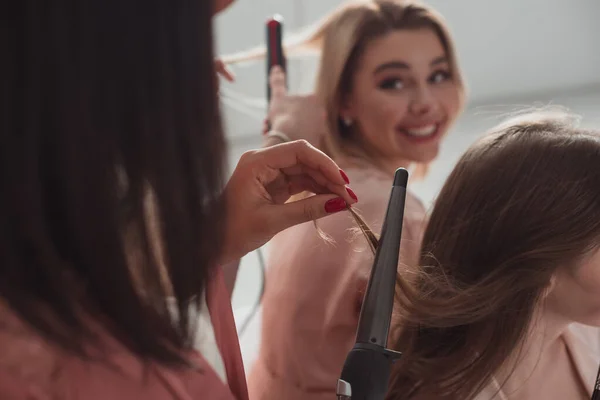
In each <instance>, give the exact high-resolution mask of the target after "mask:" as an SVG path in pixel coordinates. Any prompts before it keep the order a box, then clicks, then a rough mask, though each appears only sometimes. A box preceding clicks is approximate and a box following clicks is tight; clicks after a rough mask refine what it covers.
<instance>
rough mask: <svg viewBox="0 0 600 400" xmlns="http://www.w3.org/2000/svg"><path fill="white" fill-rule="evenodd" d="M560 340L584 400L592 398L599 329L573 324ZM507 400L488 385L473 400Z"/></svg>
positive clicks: (599, 353)
mask: <svg viewBox="0 0 600 400" xmlns="http://www.w3.org/2000/svg"><path fill="white" fill-rule="evenodd" d="M561 339H562V340H564V342H565V344H566V346H567V350H568V352H569V356H570V359H571V364H572V366H573V367H574V368H575V372H576V375H577V376H579V378H580V379H581V383H582V384H583V385H584V387H585V390H586V392H587V394H588V396H587V397H586V398H585V399H584V400H586V399H589V398H591V397H592V391H593V389H594V384H595V382H596V374H597V372H598V364H599V362H600V329H599V328H596V327H591V326H585V325H581V324H576V323H574V324H571V325H570V326H569V327H568V328H567V329H566V331H565V332H564V333H563V334H562V336H561ZM567 379H570V377H565V378H564V379H563V380H562V381H558V382H557V381H556V379H554V380H552V382H551V384H552V385H556V386H560V385H561V384H563V382H564V384H568V383H569V382H568V381H567ZM507 399H510V396H509V395H508V394H507V393H505V392H504V391H503V390H502V389H500V390H498V386H497V385H489V386H488V387H487V388H485V389H484V390H483V391H482V392H481V393H479V394H478V395H477V397H476V398H475V400H507ZM552 400H554V399H552ZM561 400H562V399H561ZM573 400H575V399H573Z"/></svg>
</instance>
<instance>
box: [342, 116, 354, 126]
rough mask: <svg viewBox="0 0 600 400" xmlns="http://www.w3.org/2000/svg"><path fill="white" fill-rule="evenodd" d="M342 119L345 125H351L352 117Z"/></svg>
mask: <svg viewBox="0 0 600 400" xmlns="http://www.w3.org/2000/svg"><path fill="white" fill-rule="evenodd" d="M342 121H343V122H344V125H346V126H350V125H352V118H350V117H343V118H342Z"/></svg>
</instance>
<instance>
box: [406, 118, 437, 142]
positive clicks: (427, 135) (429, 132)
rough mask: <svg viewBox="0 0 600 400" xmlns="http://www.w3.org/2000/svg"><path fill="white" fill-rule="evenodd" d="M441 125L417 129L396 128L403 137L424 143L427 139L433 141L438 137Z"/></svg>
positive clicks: (423, 126)
mask: <svg viewBox="0 0 600 400" xmlns="http://www.w3.org/2000/svg"><path fill="white" fill-rule="evenodd" d="M441 125H442V124H441V123H439V122H436V123H432V124H427V125H421V126H418V127H411V128H407V127H398V129H397V130H398V132H400V133H402V134H403V135H404V136H407V137H409V138H411V139H413V140H418V141H426V140H429V139H433V138H435V137H437V136H438V133H439V132H440V126H441Z"/></svg>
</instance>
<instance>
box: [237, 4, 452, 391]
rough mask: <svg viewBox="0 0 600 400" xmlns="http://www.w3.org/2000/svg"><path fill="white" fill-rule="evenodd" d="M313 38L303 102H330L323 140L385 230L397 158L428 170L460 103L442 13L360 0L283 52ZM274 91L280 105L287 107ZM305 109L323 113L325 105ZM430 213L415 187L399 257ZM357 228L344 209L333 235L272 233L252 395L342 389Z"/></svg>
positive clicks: (354, 308) (361, 271)
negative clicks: (312, 82)
mask: <svg viewBox="0 0 600 400" xmlns="http://www.w3.org/2000/svg"><path fill="white" fill-rule="evenodd" d="M311 46H312V47H313V48H318V49H320V50H321V54H322V55H321V62H320V67H319V72H318V80H317V87H316V93H315V95H314V97H308V98H304V99H301V100H303V101H304V103H306V104H309V105H310V104H312V105H314V103H315V102H319V103H320V105H321V106H322V107H323V110H324V113H323V114H324V115H325V120H324V121H323V129H322V130H321V131H322V132H323V135H322V137H321V138H320V140H319V142H320V143H319V146H320V147H321V149H323V150H324V151H325V152H326V153H327V154H328V155H330V156H332V158H333V159H335V160H336V162H337V163H338V164H339V165H340V167H341V168H343V169H344V171H346V172H347V174H348V177H349V179H350V180H351V181H352V188H353V189H354V191H355V195H356V196H357V197H358V198H359V199H360V202H359V205H360V207H358V208H357V209H358V210H359V211H360V213H361V214H362V216H363V217H364V219H365V220H366V221H367V222H368V223H369V225H370V226H371V227H372V228H373V229H374V230H375V231H379V230H380V229H381V224H382V220H383V216H384V213H385V209H386V205H387V200H388V196H389V191H390V187H391V184H392V178H393V173H394V171H395V170H396V168H398V167H412V168H415V167H418V169H419V170H420V171H421V172H424V171H425V170H426V166H427V164H428V163H430V162H431V161H433V160H434V159H435V158H436V156H437V154H438V151H439V146H440V143H441V142H442V140H443V138H444V136H445V135H446V133H447V132H448V129H449V128H450V127H451V126H452V123H453V122H454V121H455V119H456V117H457V116H458V114H459V112H460V110H461V108H462V105H463V98H464V89H463V83H462V78H461V75H460V71H459V68H458V66H457V60H456V53H455V51H454V47H453V45H452V39H451V37H450V34H449V33H448V30H447V28H446V26H445V23H444V22H443V20H442V18H441V17H440V16H439V15H438V14H437V13H436V12H435V11H433V10H432V9H430V8H429V7H426V6H424V5H422V4H420V3H416V2H413V1H392V0H387V1H359V2H356V1H355V2H349V3H345V4H344V5H343V6H342V7H341V8H339V9H338V10H336V11H334V12H333V13H332V14H331V15H329V16H327V17H326V18H325V19H324V20H323V21H322V22H321V23H320V24H319V25H318V26H317V27H316V28H315V29H314V30H313V31H312V32H311V33H310V34H308V35H305V36H304V37H302V38H301V40H295V41H294V43H292V44H291V45H288V47H287V48H288V53H287V54H288V55H293V54H294V52H295V51H298V50H304V49H306V48H307V47H311ZM257 55H260V52H256V54H254V55H252V56H257ZM229 61H231V58H230V59H229ZM271 81H272V83H273V84H274V85H275V88H274V91H277V90H278V89H281V85H282V82H283V77H282V73H281V72H277V71H275V72H274V74H273V76H272V77H271ZM278 85H279V86H278ZM292 100H294V101H290V99H285V101H286V104H285V105H286V106H289V107H293V106H297V105H298V101H296V100H299V99H292ZM274 101H275V104H273V105H272V111H273V109H276V108H277V107H279V105H278V104H277V100H274ZM313 111H314V110H313ZM274 114H276V113H273V112H272V113H271V115H270V117H271V118H273V117H276V115H274ZM309 117H310V118H311V119H312V120H313V122H314V121H315V120H316V121H318V118H319V113H318V112H313V113H312V116H309ZM272 122H273V119H272ZM280 123H281V124H284V123H285V121H280ZM272 126H273V128H274V129H277V126H276V124H275V123H273V124H272ZM315 131H317V130H316V129H310V130H309V132H315ZM268 137H269V140H270V143H275V142H277V140H279V139H281V138H280V137H278V136H277V135H270V136H269V135H268ZM313 140H315V141H316V139H313ZM424 221H425V209H424V207H423V205H422V204H421V202H420V201H419V200H418V199H417V198H416V197H415V196H414V195H413V194H411V193H409V194H408V197H407V205H406V213H405V221H404V226H405V228H404V234H403V243H402V249H401V263H402V264H406V265H412V264H414V263H415V262H416V260H417V253H418V249H419V243H420V239H421V232H422V229H423V224H424ZM355 226H356V225H355V223H354V221H353V220H352V218H351V217H350V215H349V214H348V213H342V214H340V215H338V216H336V217H327V218H326V219H324V220H322V221H320V222H319V227H320V229H321V230H322V231H323V232H324V233H325V234H326V235H328V236H329V237H330V238H331V239H332V240H331V241H326V240H323V237H322V235H320V234H319V232H317V230H316V229H315V228H314V226H313V224H310V223H307V224H303V225H300V226H297V227H295V228H292V229H288V230H287V231H285V232H283V233H281V234H279V235H278V236H276V237H275V238H274V239H273V241H272V243H271V244H272V245H271V249H272V250H271V253H270V256H269V259H268V271H267V278H266V290H265V295H264V300H263V307H264V308H263V322H262V342H261V345H260V351H259V356H258V360H257V362H256V364H255V365H254V366H253V368H252V369H251V373H250V377H249V386H250V393H251V399H253V400H265V399H286V400H295V399H302V400H307V399H308V400H320V399H323V400H325V399H332V398H334V395H335V385H336V380H337V378H338V377H339V373H340V371H341V367H342V365H343V362H344V359H345V356H346V354H347V352H348V351H349V350H350V348H351V347H352V344H353V341H354V337H355V330H356V327H357V323H358V316H359V311H360V306H361V301H362V296H363V288H364V287H365V284H366V282H367V279H368V273H369V271H370V268H371V264H372V255H371V253H370V252H369V251H368V249H367V247H366V242H364V241H363V240H362V239H361V238H359V237H357V236H356V235H355V234H354V233H353V232H352V229H353V228H354V227H355ZM377 233H378V232H377ZM365 249H367V250H365ZM402 268H404V267H402Z"/></svg>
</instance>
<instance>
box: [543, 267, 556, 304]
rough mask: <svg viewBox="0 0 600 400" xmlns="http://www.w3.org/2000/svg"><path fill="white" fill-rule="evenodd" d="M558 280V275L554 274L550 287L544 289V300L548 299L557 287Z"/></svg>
mask: <svg viewBox="0 0 600 400" xmlns="http://www.w3.org/2000/svg"><path fill="white" fill-rule="evenodd" d="M557 279H558V278H557V276H556V273H554V274H552V276H551V277H550V282H549V283H548V286H546V289H544V294H543V295H542V297H543V298H544V299H546V298H547V297H548V296H549V295H550V293H552V291H553V290H554V288H555V287H556V283H557Z"/></svg>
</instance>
